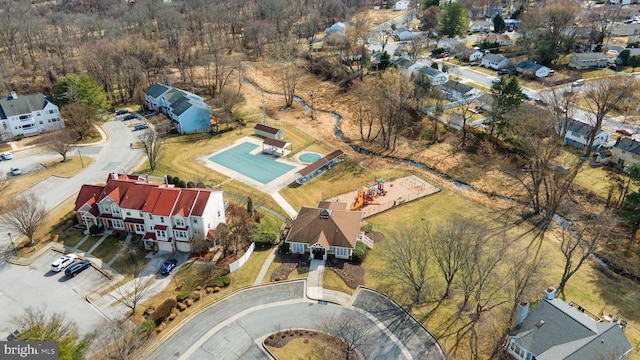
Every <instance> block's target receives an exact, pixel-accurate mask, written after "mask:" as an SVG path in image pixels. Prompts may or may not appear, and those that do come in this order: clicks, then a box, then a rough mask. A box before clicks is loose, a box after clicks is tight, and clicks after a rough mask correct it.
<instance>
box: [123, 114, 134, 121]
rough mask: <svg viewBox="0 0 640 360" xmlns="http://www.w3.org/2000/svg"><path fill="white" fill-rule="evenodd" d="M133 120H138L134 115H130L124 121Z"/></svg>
mask: <svg viewBox="0 0 640 360" xmlns="http://www.w3.org/2000/svg"><path fill="white" fill-rule="evenodd" d="M133 119H137V118H136V116H135V115H133V114H128V115H127V116H125V117H124V118H123V119H122V120H133Z"/></svg>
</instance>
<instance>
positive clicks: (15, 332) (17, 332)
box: [7, 330, 20, 341]
mask: <svg viewBox="0 0 640 360" xmlns="http://www.w3.org/2000/svg"><path fill="white" fill-rule="evenodd" d="M18 335H20V330H13V331H12V332H11V334H9V336H7V341H15V340H16V339H17V338H18Z"/></svg>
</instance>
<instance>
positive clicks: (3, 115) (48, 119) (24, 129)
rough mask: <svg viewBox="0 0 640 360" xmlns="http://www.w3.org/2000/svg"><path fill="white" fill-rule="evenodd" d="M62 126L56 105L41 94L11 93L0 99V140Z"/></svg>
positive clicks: (62, 122) (30, 134) (34, 133)
mask: <svg viewBox="0 0 640 360" xmlns="http://www.w3.org/2000/svg"><path fill="white" fill-rule="evenodd" d="M62 128H64V121H62V119H60V112H59V111H58V107H57V106H56V105H55V104H54V103H53V100H51V99H47V98H46V97H45V96H44V95H42V94H31V95H20V96H18V94H16V93H15V91H12V92H11V95H10V96H9V97H6V98H1V99H0V140H5V141H6V140H9V139H11V138H13V137H15V136H21V135H22V136H35V135H38V134H40V133H43V132H47V131H53V130H57V129H62Z"/></svg>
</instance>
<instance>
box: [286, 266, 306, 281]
mask: <svg viewBox="0 0 640 360" xmlns="http://www.w3.org/2000/svg"><path fill="white" fill-rule="evenodd" d="M308 275H309V267H308V266H298V267H297V268H296V269H295V270H293V271H292V272H291V274H289V276H288V277H287V279H288V280H295V279H302V278H306V277H307V276H308Z"/></svg>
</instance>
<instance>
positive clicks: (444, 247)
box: [427, 217, 475, 298]
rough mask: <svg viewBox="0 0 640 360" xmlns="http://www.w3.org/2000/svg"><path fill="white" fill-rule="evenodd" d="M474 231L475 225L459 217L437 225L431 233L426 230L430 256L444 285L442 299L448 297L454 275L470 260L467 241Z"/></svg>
mask: <svg viewBox="0 0 640 360" xmlns="http://www.w3.org/2000/svg"><path fill="white" fill-rule="evenodd" d="M474 230H475V225H473V224H472V223H470V222H469V221H467V220H465V219H462V218H459V217H456V218H453V219H450V220H448V221H445V222H443V223H441V224H437V225H436V227H435V229H433V231H431V229H427V239H428V241H429V249H430V250H431V255H432V256H433V258H434V259H435V261H436V263H437V265H438V269H439V270H440V272H441V273H442V276H443V277H444V280H445V283H446V288H445V290H444V294H443V295H442V297H443V298H448V297H449V292H450V289H451V284H452V283H453V280H454V278H455V276H456V274H457V273H458V271H460V268H461V267H463V266H465V265H466V263H467V262H468V261H469V260H470V258H469V257H470V254H471V250H472V248H471V247H470V246H469V243H468V241H469V237H470V235H471V234H472V233H473V231H474Z"/></svg>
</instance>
